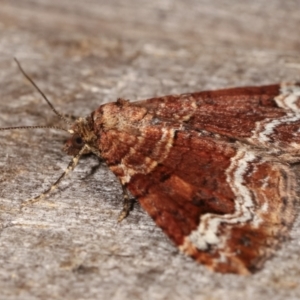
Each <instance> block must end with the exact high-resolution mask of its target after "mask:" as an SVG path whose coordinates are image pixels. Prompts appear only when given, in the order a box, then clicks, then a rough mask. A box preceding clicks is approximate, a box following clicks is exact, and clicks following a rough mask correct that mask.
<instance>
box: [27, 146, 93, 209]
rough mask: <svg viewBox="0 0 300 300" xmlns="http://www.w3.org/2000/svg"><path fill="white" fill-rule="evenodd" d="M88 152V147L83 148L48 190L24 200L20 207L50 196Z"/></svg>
mask: <svg viewBox="0 0 300 300" xmlns="http://www.w3.org/2000/svg"><path fill="white" fill-rule="evenodd" d="M86 151H88V147H87V146H84V147H83V148H82V149H81V150H80V151H79V153H78V154H77V155H76V156H74V157H73V159H72V160H71V161H70V163H69V165H68V167H67V168H66V169H65V171H64V172H63V173H62V174H61V175H60V176H59V178H58V179H57V180H56V181H55V182H54V183H53V184H52V185H51V187H50V188H48V189H47V190H46V191H44V192H43V193H42V194H40V195H39V196H37V197H34V198H32V199H29V200H26V201H25V202H23V203H22V204H21V206H22V207H24V206H27V205H29V204H33V203H35V202H38V201H40V200H42V199H44V198H46V197H47V196H48V195H49V194H51V192H52V191H54V190H55V189H56V188H57V186H58V185H59V183H60V182H61V180H62V179H63V178H64V177H65V176H66V175H68V173H69V172H71V171H73V170H74V169H75V167H76V166H77V164H78V161H79V159H80V157H81V156H82V155H83V154H84V153H85V152H86Z"/></svg>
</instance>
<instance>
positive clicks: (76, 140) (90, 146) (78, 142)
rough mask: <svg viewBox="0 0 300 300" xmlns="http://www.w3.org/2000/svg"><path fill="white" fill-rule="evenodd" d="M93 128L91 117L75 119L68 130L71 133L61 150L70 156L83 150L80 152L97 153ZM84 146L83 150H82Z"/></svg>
mask: <svg viewBox="0 0 300 300" xmlns="http://www.w3.org/2000/svg"><path fill="white" fill-rule="evenodd" d="M93 129H94V128H93V121H92V118H91V117H88V118H79V119H77V120H76V121H75V123H74V124H73V126H72V128H71V129H70V130H68V131H69V132H70V133H71V134H72V135H71V137H70V138H69V139H68V140H67V141H66V143H65V145H64V148H63V150H64V151H65V152H66V153H67V154H68V155H72V156H76V155H78V154H79V152H83V153H82V154H88V153H96V154H98V152H97V151H98V150H97V146H96V141H97V136H96V135H95V133H94V130H93ZM84 148H85V150H84V151H83V149H84Z"/></svg>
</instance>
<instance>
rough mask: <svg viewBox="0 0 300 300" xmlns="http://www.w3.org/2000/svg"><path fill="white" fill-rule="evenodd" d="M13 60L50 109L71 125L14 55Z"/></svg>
mask: <svg viewBox="0 0 300 300" xmlns="http://www.w3.org/2000/svg"><path fill="white" fill-rule="evenodd" d="M14 60H15V62H16V63H17V65H18V68H19V70H20V71H21V73H22V74H23V75H24V77H25V78H26V79H27V80H28V81H29V82H30V83H31V84H32V85H33V86H34V88H35V89H36V90H37V91H38V92H39V93H40V95H41V96H42V97H43V98H44V100H45V101H46V102H47V104H48V105H49V106H50V108H51V110H52V111H53V112H54V113H55V114H56V115H57V116H58V117H59V118H60V119H61V120H63V121H64V122H65V123H67V124H69V125H71V124H72V123H71V122H70V121H69V120H68V119H67V118H65V116H64V115H62V114H61V113H59V112H58V111H57V110H56V109H55V108H54V106H53V104H52V103H51V102H50V100H49V99H48V98H47V96H46V95H45V94H44V93H43V92H42V90H41V89H40V88H39V87H38V86H37V84H36V83H35V82H34V81H33V80H32V79H31V78H30V76H29V75H28V74H27V73H26V72H25V71H24V70H23V68H22V66H21V64H20V62H19V61H18V60H17V59H16V58H15V57H14Z"/></svg>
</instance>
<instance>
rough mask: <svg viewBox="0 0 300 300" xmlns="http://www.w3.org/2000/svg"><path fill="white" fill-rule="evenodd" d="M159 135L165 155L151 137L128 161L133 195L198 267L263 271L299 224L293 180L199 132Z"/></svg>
mask: <svg viewBox="0 0 300 300" xmlns="http://www.w3.org/2000/svg"><path fill="white" fill-rule="evenodd" d="M162 131H163V132H162V133H161V136H162V137H164V138H165V141H167V142H165V144H164V139H163V138H162V141H161V143H163V147H161V148H160V146H161V145H159V142H158V143H155V144H153V143H152V144H151V143H149V137H148V139H146V140H147V141H148V142H144V143H143V142H141V143H140V144H138V143H137V144H136V145H135V147H134V151H130V153H131V154H132V155H131V154H130V153H128V155H127V156H125V157H124V158H123V160H122V168H123V171H122V172H123V175H124V172H125V173H126V174H125V175H124V176H127V188H128V189H129V191H130V192H131V193H132V194H133V195H134V196H135V197H136V198H137V199H138V201H139V203H140V205H141V206H142V207H143V208H144V209H145V210H146V211H147V212H148V213H149V214H150V216H151V217H152V218H153V220H154V221H155V222H156V224H157V225H158V226H159V227H161V229H162V230H163V231H164V232H165V233H166V234H167V235H168V236H169V238H170V239H171V240H172V241H173V242H174V243H175V244H176V245H177V246H178V247H179V249H180V250H181V251H183V252H184V253H186V254H188V255H190V256H192V257H193V258H194V259H196V260H197V261H199V262H200V263H202V264H205V265H206V266H207V267H209V268H211V269H213V270H215V271H218V272H232V273H239V274H247V273H249V272H252V271H254V270H256V269H259V268H260V267H261V266H262V264H263V263H264V261H265V260H266V259H267V258H268V257H269V256H270V255H271V254H272V253H273V252H274V249H275V248H276V247H277V245H278V244H279V242H280V241H281V240H282V239H283V238H284V237H285V236H286V234H287V231H288V229H289V227H290V226H291V224H292V222H293V220H294V213H293V210H294V203H295V199H296V196H295V194H294V190H295V179H294V174H293V173H292V172H291V171H290V169H289V168H288V167H287V166H286V165H285V164H283V163H281V162H279V161H276V159H272V158H267V157H265V156H260V155H259V153H257V152H255V151H253V150H251V149H249V148H248V147H246V146H243V145H239V147H237V145H236V144H232V143H229V142H228V141H225V140H221V139H218V138H217V137H210V136H203V135H201V134H200V133H198V132H195V131H180V130H174V129H172V128H164V129H162ZM149 132H151V128H149ZM149 134H150V133H149ZM171 137H172V138H171ZM147 145H148V146H147ZM168 145H169V146H168ZM161 149H167V153H166V150H164V152H161V151H162V150H161ZM161 157H162V158H161ZM139 159H141V160H143V162H140V163H138V160H139ZM139 166H143V167H142V168H141V169H139ZM119 167H120V166H119ZM111 169H112V170H113V171H114V172H115V173H116V174H117V175H119V176H120V174H121V173H122V172H121V173H120V170H119V171H117V172H116V169H115V168H114V167H112V168H111ZM118 172H119V173H118ZM128 174H130V177H128ZM121 178H123V177H121Z"/></svg>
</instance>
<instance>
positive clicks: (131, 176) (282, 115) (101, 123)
mask: <svg viewBox="0 0 300 300" xmlns="http://www.w3.org/2000/svg"><path fill="white" fill-rule="evenodd" d="M17 63H18V62H17ZM18 65H19V68H20V70H21V72H22V73H23V74H24V76H26V77H27V79H28V80H29V81H30V82H31V83H32V84H33V85H34V86H35V88H36V89H37V90H38V91H39V92H40V94H41V95H42V96H43V98H44V99H45V100H46V102H47V103H48V105H49V106H50V107H51V108H52V110H53V111H54V112H55V113H56V114H57V115H58V116H59V117H60V118H61V119H63V120H64V121H65V122H66V124H68V125H70V120H69V119H68V118H66V117H65V116H63V115H62V114H60V113H58V112H57V111H56V109H55V108H54V107H53V105H52V104H51V103H50V102H49V100H48V99H47V97H46V96H45V95H44V94H43V92H42V91H41V90H40V89H39V88H38V87H37V85H36V84H35V83H34V82H33V81H32V79H31V78H30V77H29V76H28V75H27V74H26V73H25V72H24V70H23V69H22V67H21V66H20V64H19V63H18ZM299 126H300V84H299V83H283V84H274V85H268V86H257V87H255V86H250V87H238V88H230V89H222V90H216V91H202V92H196V93H188V94H182V95H169V96H164V97H158V98H152V99H147V100H142V101H137V102H130V101H128V100H124V99H118V100H117V101H116V102H112V103H107V104H104V105H101V106H100V107H99V108H97V109H96V110H95V111H93V112H92V113H91V114H90V115H89V116H87V117H86V118H78V119H77V120H76V121H75V122H74V123H73V124H72V125H70V127H69V128H68V129H63V130H66V131H68V132H69V133H70V134H71V136H70V138H69V139H68V140H67V142H66V144H65V147H64V150H65V152H66V153H67V154H69V155H71V156H73V159H72V161H71V162H70V164H69V166H68V168H67V169H66V171H65V172H64V173H63V174H62V175H61V176H60V177H59V178H58V180H57V181H56V182H55V183H54V184H53V185H52V186H51V187H50V188H49V189H48V190H47V191H45V192H44V193H43V194H41V195H40V196H38V197H36V198H33V199H31V200H29V203H33V202H35V201H38V200H40V199H41V198H43V197H45V196H46V195H48V194H49V193H50V192H51V191H52V190H53V189H54V188H55V187H56V186H57V185H58V184H59V182H60V181H61V180H62V179H63V178H64V176H65V175H66V174H67V173H68V172H69V171H71V170H73V169H74V168H75V167H76V165H77V163H78V161H79V159H80V157H81V156H82V155H84V154H87V153H92V154H95V155H96V156H98V157H100V158H101V159H102V160H103V161H104V162H105V163H106V164H107V166H108V167H109V168H110V170H111V171H112V172H113V173H114V174H115V175H116V177H117V178H118V179H119V181H120V183H121V185H122V187H123V191H124V192H123V194H124V204H123V209H122V211H121V213H120V216H119V221H121V220H122V219H124V218H125V217H127V215H128V214H129V212H130V208H131V199H130V197H129V193H128V192H130V194H132V195H133V196H134V197H135V199H136V200H137V201H138V202H139V204H140V205H141V206H142V208H143V209H144V210H145V211H146V212H147V213H148V214H149V215H150V216H151V217H152V219H153V220H154V221H155V223H156V224H157V225H158V226H159V227H160V228H161V229H162V230H163V231H164V232H165V234H166V235H167V236H168V237H169V238H170V239H171V240H172V241H173V242H174V244H175V245H176V246H177V247H178V248H179V249H180V250H181V251H182V252H183V253H185V254H187V255H189V256H191V257H192V258H194V259H195V260H196V261H198V262H199V263H201V264H204V265H205V266H207V267H208V268H210V269H212V270H214V271H216V272H221V273H236V274H243V275H246V274H250V273H252V272H254V271H256V270H258V269H260V268H262V266H263V264H264V262H265V261H266V260H267V259H268V258H269V257H270V256H271V255H273V254H274V252H275V250H276V249H277V248H278V246H279V245H280V243H281V242H282V241H283V240H285V239H286V237H287V236H288V232H289V229H290V228H291V226H292V224H293V221H294V219H295V205H296V202H297V201H298V199H297V196H296V193H295V190H296V180H295V174H294V172H293V170H292V168H291V165H292V164H294V163H296V162H299V160H300V132H299V130H300V129H299ZM32 127H39V128H40V127H42V126H32ZM32 127H31V128H32ZM15 128H24V127H15ZM54 128H55V127H54ZM57 128H58V129H62V128H59V127H57ZM8 129H13V128H1V130H8ZM27 204H28V202H27Z"/></svg>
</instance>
